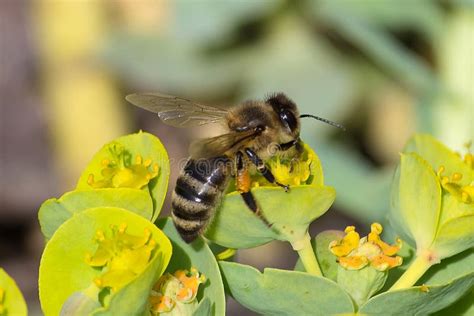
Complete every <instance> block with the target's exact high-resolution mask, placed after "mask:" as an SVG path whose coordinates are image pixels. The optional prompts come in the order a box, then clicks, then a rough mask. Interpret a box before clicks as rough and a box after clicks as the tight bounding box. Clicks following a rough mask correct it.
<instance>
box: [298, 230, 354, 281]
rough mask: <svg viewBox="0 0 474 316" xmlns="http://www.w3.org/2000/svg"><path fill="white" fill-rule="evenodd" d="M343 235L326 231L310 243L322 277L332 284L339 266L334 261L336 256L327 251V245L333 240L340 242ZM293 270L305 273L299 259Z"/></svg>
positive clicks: (339, 232) (337, 231)
mask: <svg viewBox="0 0 474 316" xmlns="http://www.w3.org/2000/svg"><path fill="white" fill-rule="evenodd" d="M344 235H345V234H344V232H342V231H339V230H326V231H323V232H321V233H319V234H318V235H317V236H316V238H314V239H313V241H312V246H313V251H314V252H315V253H316V258H317V259H318V263H319V267H320V268H321V271H322V273H323V275H324V276H325V277H326V278H328V279H331V280H333V281H334V282H336V279H337V270H338V266H339V264H338V263H337V261H336V256H335V255H334V254H333V253H332V252H331V251H329V244H330V243H331V242H332V241H334V240H337V241H339V240H341V239H342V238H343V237H344ZM295 270H296V271H303V272H304V271H305V269H304V266H303V263H302V262H301V260H300V259H298V261H297V262H296V266H295Z"/></svg>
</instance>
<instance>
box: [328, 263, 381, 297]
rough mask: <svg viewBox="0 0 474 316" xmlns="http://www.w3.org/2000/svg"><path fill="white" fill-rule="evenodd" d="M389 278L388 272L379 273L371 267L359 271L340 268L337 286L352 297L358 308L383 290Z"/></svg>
mask: <svg viewBox="0 0 474 316" xmlns="http://www.w3.org/2000/svg"><path fill="white" fill-rule="evenodd" d="M387 276H388V272H387V271H378V270H376V269H374V268H372V267H370V266H366V267H364V268H362V269H359V270H347V269H345V268H343V267H341V266H339V267H338V271H337V284H338V285H339V286H341V287H342V288H343V289H344V290H345V291H346V292H347V293H349V294H350V295H351V297H352V298H353V299H354V302H355V303H356V304H357V306H361V305H362V304H364V303H365V302H367V300H368V299H369V298H370V297H371V296H372V295H374V294H375V293H376V292H378V291H379V290H380V289H382V288H383V286H384V284H385V282H386V281H387Z"/></svg>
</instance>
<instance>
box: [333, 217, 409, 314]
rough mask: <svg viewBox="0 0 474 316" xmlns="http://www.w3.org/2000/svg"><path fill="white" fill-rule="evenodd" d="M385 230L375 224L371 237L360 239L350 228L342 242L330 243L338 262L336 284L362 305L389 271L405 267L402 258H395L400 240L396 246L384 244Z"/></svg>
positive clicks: (381, 283) (380, 286)
mask: <svg viewBox="0 0 474 316" xmlns="http://www.w3.org/2000/svg"><path fill="white" fill-rule="evenodd" d="M382 230H383V227H382V225H380V224H379V223H373V224H372V226H371V232H370V233H369V235H368V236H366V237H363V238H360V236H359V234H358V233H357V232H356V230H355V227H354V226H348V227H347V228H346V229H345V232H346V235H345V236H344V237H343V238H342V239H341V240H339V241H338V240H335V241H333V242H331V243H330V244H329V250H330V251H331V252H332V253H333V254H334V255H335V256H336V257H337V261H338V262H339V266H338V270H337V283H338V284H339V285H340V286H341V287H343V288H344V289H345V290H346V291H347V292H349V293H350V294H351V296H352V298H353V299H354V301H355V302H356V303H357V304H358V305H359V306H361V305H362V304H364V303H365V302H366V301H367V300H368V299H369V298H370V297H371V296H372V295H373V294H374V293H376V292H377V291H379V290H380V289H381V288H382V287H383V285H384V284H385V281H386V280H387V276H388V273H387V272H388V270H389V269H392V268H394V267H397V266H399V265H401V264H402V258H401V257H400V256H396V254H397V252H398V251H399V250H400V247H401V241H400V240H397V244H396V245H389V244H387V243H385V242H384V241H383V240H382V239H381V238H380V234H381V233H382Z"/></svg>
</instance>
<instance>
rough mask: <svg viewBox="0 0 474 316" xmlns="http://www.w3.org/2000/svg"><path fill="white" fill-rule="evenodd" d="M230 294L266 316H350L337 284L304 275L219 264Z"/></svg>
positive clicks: (350, 305)
mask: <svg viewBox="0 0 474 316" xmlns="http://www.w3.org/2000/svg"><path fill="white" fill-rule="evenodd" d="M219 265H220V267H221V270H222V274H223V275H224V279H225V282H226V284H227V287H228V289H229V292H230V294H231V295H232V297H233V298H234V299H236V300H237V301H238V302H239V303H240V304H242V305H244V306H245V307H247V308H249V309H251V310H253V311H255V312H257V313H259V314H265V315H313V316H317V315H334V314H342V313H353V312H354V306H353V303H352V301H351V298H350V297H349V295H348V294H347V293H346V292H344V290H342V289H341V288H340V287H339V286H338V285H337V284H336V283H334V282H333V281H330V280H328V279H325V278H322V277H317V276H313V275H310V274H307V273H304V272H298V271H285V270H278V269H269V268H267V269H265V270H264V272H263V274H262V273H260V272H259V271H258V270H257V269H255V268H253V267H250V266H247V265H242V264H238V263H233V262H223V261H222V262H219Z"/></svg>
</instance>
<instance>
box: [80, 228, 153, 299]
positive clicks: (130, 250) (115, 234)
mask: <svg viewBox="0 0 474 316" xmlns="http://www.w3.org/2000/svg"><path fill="white" fill-rule="evenodd" d="M126 229H127V225H126V224H125V223H123V224H121V225H120V226H118V227H117V226H112V227H111V230H112V236H111V237H110V238H108V237H107V236H106V235H105V233H104V231H103V230H98V231H97V232H96V235H95V238H94V239H95V241H96V242H97V243H98V244H99V247H98V248H97V250H96V251H95V253H94V254H90V253H87V254H86V257H85V260H86V263H87V264H89V265H90V266H92V267H102V268H103V270H104V273H103V274H101V275H100V276H99V277H97V278H95V279H94V283H95V284H96V285H97V286H98V287H99V288H105V287H109V288H111V289H112V290H113V291H116V290H118V289H119V288H120V287H122V286H123V285H125V284H127V283H128V282H129V281H131V280H132V279H133V278H134V277H135V276H137V275H138V274H140V273H141V272H142V271H143V270H144V269H145V267H146V266H147V265H148V262H149V261H150V259H151V256H152V251H153V250H154V249H155V247H156V243H155V241H154V240H153V239H151V232H150V230H148V229H145V230H144V232H143V236H134V235H131V234H128V233H127V232H126Z"/></svg>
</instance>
